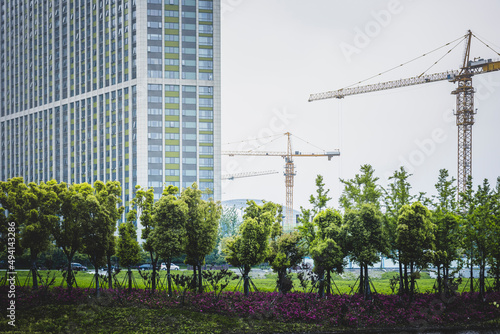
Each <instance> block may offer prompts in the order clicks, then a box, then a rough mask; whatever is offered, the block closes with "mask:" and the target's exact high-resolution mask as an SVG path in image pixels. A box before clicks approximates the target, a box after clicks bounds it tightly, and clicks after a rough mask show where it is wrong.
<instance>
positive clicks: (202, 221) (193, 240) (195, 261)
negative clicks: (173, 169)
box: [181, 183, 222, 293]
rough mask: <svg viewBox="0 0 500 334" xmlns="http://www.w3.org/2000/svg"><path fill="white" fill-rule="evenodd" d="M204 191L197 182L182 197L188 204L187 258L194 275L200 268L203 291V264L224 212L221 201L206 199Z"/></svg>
mask: <svg viewBox="0 0 500 334" xmlns="http://www.w3.org/2000/svg"><path fill="white" fill-rule="evenodd" d="M201 196H202V191H201V190H199V189H198V186H197V185H196V183H193V185H192V186H191V187H189V188H186V189H184V190H183V192H182V194H181V199H182V201H184V203H186V204H187V208H188V210H187V220H186V231H187V244H186V260H185V262H186V263H187V264H190V265H192V266H193V271H194V277H196V268H198V290H199V292H200V293H201V292H202V291H203V282H202V273H201V270H202V269H201V266H202V265H203V264H204V263H205V256H207V255H208V254H210V252H212V250H213V249H214V247H215V243H216V241H217V232H218V228H219V219H220V216H221V212H222V207H221V205H220V203H216V202H214V201H213V200H212V199H210V200H208V201H204V200H203V199H202V198H201Z"/></svg>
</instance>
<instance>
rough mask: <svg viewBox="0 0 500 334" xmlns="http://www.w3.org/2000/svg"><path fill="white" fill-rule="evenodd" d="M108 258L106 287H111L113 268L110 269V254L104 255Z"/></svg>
mask: <svg viewBox="0 0 500 334" xmlns="http://www.w3.org/2000/svg"><path fill="white" fill-rule="evenodd" d="M106 257H107V259H108V288H109V289H113V270H112V269H111V255H107V256H106Z"/></svg>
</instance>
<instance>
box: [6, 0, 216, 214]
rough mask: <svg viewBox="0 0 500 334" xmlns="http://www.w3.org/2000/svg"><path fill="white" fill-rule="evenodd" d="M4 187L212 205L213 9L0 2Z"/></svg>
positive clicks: (211, 5) (170, 0)
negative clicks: (116, 184)
mask: <svg viewBox="0 0 500 334" xmlns="http://www.w3.org/2000/svg"><path fill="white" fill-rule="evenodd" d="M0 48H1V53H0V61H1V69H0V91H1V101H0V148H1V152H0V179H1V180H6V179H8V178H11V177H15V176H23V177H24V178H25V181H27V182H30V181H34V182H40V181H47V180H50V179H56V180H58V181H65V182H68V183H81V182H89V183H93V182H94V181H95V180H102V181H108V180H117V181H120V182H121V184H122V189H123V204H124V205H125V206H126V207H128V204H129V202H130V200H131V198H132V197H133V196H134V188H135V186H136V185H141V186H143V187H146V188H149V187H154V190H155V197H156V198H159V196H160V195H161V193H162V189H163V187H164V184H173V185H176V186H178V187H179V188H181V189H182V188H184V187H188V186H190V185H191V184H192V183H193V182H197V183H198V185H199V188H201V189H202V190H206V189H210V190H211V191H212V195H211V196H212V197H214V198H215V199H220V196H221V188H220V124H221V122H220V0H213V1H212V0H3V1H2V2H1V26H0Z"/></svg>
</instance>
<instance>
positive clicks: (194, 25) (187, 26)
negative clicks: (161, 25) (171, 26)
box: [182, 23, 196, 30]
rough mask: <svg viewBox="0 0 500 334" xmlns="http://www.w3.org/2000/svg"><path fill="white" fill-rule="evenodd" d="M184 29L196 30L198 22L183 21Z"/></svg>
mask: <svg viewBox="0 0 500 334" xmlns="http://www.w3.org/2000/svg"><path fill="white" fill-rule="evenodd" d="M182 29H183V30H196V24H189V23H183V24H182Z"/></svg>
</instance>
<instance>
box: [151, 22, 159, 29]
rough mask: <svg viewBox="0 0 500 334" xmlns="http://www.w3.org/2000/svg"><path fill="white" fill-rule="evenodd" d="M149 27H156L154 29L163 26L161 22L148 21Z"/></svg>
mask: <svg viewBox="0 0 500 334" xmlns="http://www.w3.org/2000/svg"><path fill="white" fill-rule="evenodd" d="M148 28H154V29H158V28H161V22H152V21H148Z"/></svg>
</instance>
